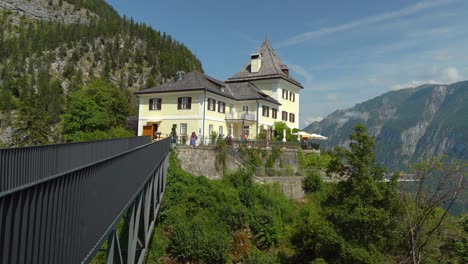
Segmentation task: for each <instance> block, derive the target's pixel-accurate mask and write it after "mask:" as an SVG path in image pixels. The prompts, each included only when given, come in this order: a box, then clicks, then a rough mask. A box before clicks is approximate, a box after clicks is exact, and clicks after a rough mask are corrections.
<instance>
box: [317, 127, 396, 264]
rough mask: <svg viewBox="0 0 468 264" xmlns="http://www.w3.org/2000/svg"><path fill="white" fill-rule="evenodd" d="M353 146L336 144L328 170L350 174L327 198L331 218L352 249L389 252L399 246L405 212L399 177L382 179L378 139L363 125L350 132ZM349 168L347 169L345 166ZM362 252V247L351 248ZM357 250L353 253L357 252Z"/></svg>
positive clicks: (328, 214)
mask: <svg viewBox="0 0 468 264" xmlns="http://www.w3.org/2000/svg"><path fill="white" fill-rule="evenodd" d="M349 139H350V144H349V149H345V148H341V147H336V148H335V149H334V151H333V155H334V158H333V159H332V161H331V162H330V164H329V167H328V171H327V172H328V173H338V174H340V175H342V176H345V175H346V176H347V177H348V179H347V180H346V181H341V182H340V183H338V185H337V188H336V191H335V192H334V193H333V194H332V195H330V197H329V198H328V199H327V201H326V205H327V206H328V210H327V219H328V220H329V221H330V222H332V223H333V224H334V226H335V228H336V230H337V232H338V233H339V234H340V235H341V236H342V237H343V238H344V239H345V240H346V241H347V242H348V243H349V244H350V245H354V246H352V247H351V248H353V247H354V248H355V249H356V250H357V249H358V248H361V249H363V250H367V251H372V252H374V253H375V254H377V255H379V254H380V253H378V252H389V251H391V250H394V249H395V248H397V245H398V243H399V240H400V237H399V236H398V232H395V231H396V230H399V228H401V226H400V224H399V223H398V221H396V219H398V216H399V215H401V210H400V203H399V199H398V195H397V191H396V187H397V186H396V184H397V182H396V178H394V179H393V180H392V181H391V182H390V183H385V182H381V181H380V180H381V179H382V178H383V173H384V171H385V170H384V169H383V168H382V167H380V166H379V165H378V164H376V162H375V155H374V152H373V146H374V141H375V139H374V138H372V137H370V136H369V135H367V133H366V129H365V127H364V126H363V125H356V126H355V127H354V133H353V134H351V135H350V137H349ZM343 168H347V169H343ZM349 252H351V253H352V252H354V253H356V254H359V255H360V253H359V252H360V250H358V251H355V250H354V249H353V250H350V251H349ZM354 253H353V254H354Z"/></svg>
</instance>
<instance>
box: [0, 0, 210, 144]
mask: <svg viewBox="0 0 468 264" xmlns="http://www.w3.org/2000/svg"><path fill="white" fill-rule="evenodd" d="M178 70H183V71H187V72H188V71H192V70H199V71H203V70H202V66H201V63H200V61H199V60H198V59H197V58H196V56H195V55H194V54H192V52H191V51H190V50H189V49H188V48H187V47H186V46H185V45H183V44H182V43H179V42H177V41H176V40H174V39H173V38H172V37H171V36H170V35H167V34H166V33H160V32H158V31H156V30H154V29H152V28H151V27H149V26H146V25H144V24H140V23H136V22H134V21H133V20H132V19H127V18H125V17H124V18H121V17H120V16H119V15H118V14H117V13H116V12H115V10H114V9H113V8H112V7H111V6H109V5H108V4H107V3H105V2H104V1H102V0H93V1H91V0H15V1H13V0H0V116H1V119H0V120H1V123H0V141H2V140H3V141H4V144H5V141H8V138H9V134H10V133H6V132H8V131H9V132H11V131H12V130H14V127H15V124H14V122H15V118H14V116H15V112H16V111H15V110H17V109H19V107H20V106H21V104H22V102H24V101H25V97H26V95H28V94H30V93H32V96H34V97H35V98H36V99H38V101H40V102H44V103H45V105H39V106H35V107H42V108H45V110H46V111H45V112H47V115H48V117H50V118H49V120H48V124H46V125H49V126H51V128H52V133H58V134H60V131H58V130H57V129H54V127H56V126H57V124H58V122H59V118H58V117H59V116H60V115H61V114H62V113H63V111H64V110H65V101H66V100H65V99H66V96H67V94H69V93H70V92H73V91H76V90H79V89H80V87H82V86H84V85H87V84H88V83H89V82H91V81H92V80H93V79H95V78H104V79H107V80H109V81H110V82H111V83H112V84H114V85H115V86H116V87H119V88H120V89H121V90H122V91H124V92H125V93H126V94H127V96H128V98H129V103H130V101H131V99H130V98H131V93H132V92H133V91H137V90H139V89H143V88H146V87H150V86H154V85H157V84H159V83H162V82H163V81H165V80H166V79H168V78H172V77H173V76H174V75H175V72H176V71H178ZM135 109H136V104H135V102H133V110H134V111H135ZM57 138H60V136H59V135H58V136H57Z"/></svg>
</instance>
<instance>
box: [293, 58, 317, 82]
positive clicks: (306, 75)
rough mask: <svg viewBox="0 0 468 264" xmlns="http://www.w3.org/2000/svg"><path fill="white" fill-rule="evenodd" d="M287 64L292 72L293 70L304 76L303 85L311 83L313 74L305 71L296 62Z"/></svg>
mask: <svg viewBox="0 0 468 264" xmlns="http://www.w3.org/2000/svg"><path fill="white" fill-rule="evenodd" d="M288 66H289V68H290V69H291V70H292V71H293V72H295V73H296V74H297V75H299V76H301V77H302V78H304V84H305V85H307V84H311V83H312V80H313V79H314V75H313V74H312V73H311V72H309V71H307V70H306V69H304V68H302V67H301V66H299V65H297V64H293V63H289V64H288Z"/></svg>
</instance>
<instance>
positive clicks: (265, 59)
mask: <svg viewBox="0 0 468 264" xmlns="http://www.w3.org/2000/svg"><path fill="white" fill-rule="evenodd" d="M257 53H259V54H261V66H260V69H259V70H258V72H252V71H251V69H252V65H251V63H252V61H251V60H249V61H248V62H247V63H246V64H245V66H244V67H243V68H242V69H241V70H240V71H239V72H238V73H236V74H235V75H233V76H232V77H231V78H229V79H228V80H227V81H226V82H227V83H232V82H242V81H253V80H264V79H274V78H282V79H285V80H287V81H289V82H291V83H293V84H295V85H297V86H299V87H300V88H303V87H302V85H301V83H299V82H298V81H297V80H295V79H294V78H293V77H291V76H290V75H289V70H288V67H287V65H285V64H284V63H283V62H282V61H281V59H280V58H279V57H278V55H277V54H276V52H275V50H273V48H272V47H271V46H270V43H269V42H268V40H267V39H265V41H263V44H262V46H260V48H259V49H258V50H257Z"/></svg>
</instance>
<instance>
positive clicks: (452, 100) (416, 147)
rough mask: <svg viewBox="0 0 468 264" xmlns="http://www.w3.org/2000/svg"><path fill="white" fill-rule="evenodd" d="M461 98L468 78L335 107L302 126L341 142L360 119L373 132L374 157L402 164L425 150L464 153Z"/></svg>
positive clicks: (467, 150) (467, 153)
mask: <svg viewBox="0 0 468 264" xmlns="http://www.w3.org/2000/svg"><path fill="white" fill-rule="evenodd" d="M466 99H468V81H462V82H457V83H453V84H450V85H445V84H424V85H421V86H418V87H414V88H406V89H400V90H396V91H389V92H386V93H384V94H382V95H379V96H377V97H375V98H372V99H370V100H367V101H365V102H361V103H358V104H356V105H355V106H354V107H351V108H348V109H345V110H337V111H335V112H333V113H331V114H330V115H328V116H327V117H326V118H324V119H323V120H321V121H318V122H314V123H312V124H310V125H309V126H307V127H305V128H304V131H308V132H314V133H320V134H323V135H325V136H328V137H329V140H328V141H324V142H322V144H321V145H322V146H323V147H324V148H325V149H327V148H331V147H333V146H345V145H347V143H348V138H347V137H348V135H349V134H350V133H351V132H352V128H353V127H354V125H356V124H358V123H363V124H364V125H365V126H366V127H367V129H368V132H369V134H371V135H372V136H374V137H376V145H375V151H376V155H377V159H378V161H379V162H381V163H383V164H384V165H385V166H387V167H388V168H390V169H394V170H406V169H408V164H410V163H414V162H416V161H419V160H421V159H424V158H428V157H430V156H438V155H445V156H447V157H448V158H458V159H467V158H468V145H467V143H466V142H467V141H468V139H467V137H468V135H467V134H468V133H467V132H468V127H467V126H468V125H465V123H468V118H467V117H466V114H464V113H468V103H467V102H466ZM463 120H466V121H463Z"/></svg>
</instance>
